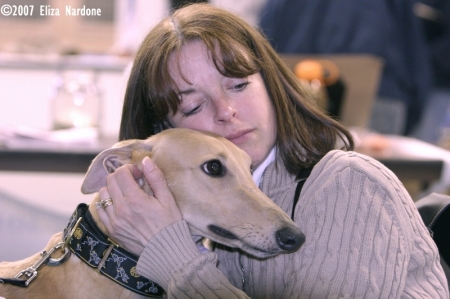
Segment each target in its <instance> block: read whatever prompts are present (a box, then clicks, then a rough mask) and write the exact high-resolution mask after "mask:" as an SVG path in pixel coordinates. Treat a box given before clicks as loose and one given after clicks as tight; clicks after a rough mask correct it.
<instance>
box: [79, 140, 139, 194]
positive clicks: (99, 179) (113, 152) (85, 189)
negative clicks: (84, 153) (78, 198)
mask: <svg viewBox="0 0 450 299" xmlns="http://www.w3.org/2000/svg"><path fill="white" fill-rule="evenodd" d="M132 151H133V144H126V145H124V146H119V147H113V148H110V149H107V150H104V151H103V152H101V153H100V154H98V155H97V157H95V159H94V160H93V161H92V163H91V165H90V166H89V169H88V171H87V173H86V176H85V177H84V181H83V184H82V185H81V192H82V193H83V194H91V193H95V192H98V191H99V190H100V189H101V188H102V187H105V186H106V177H107V176H108V174H110V173H113V172H114V171H115V170H116V169H117V168H119V167H120V166H122V165H124V164H129V163H131V156H132Z"/></svg>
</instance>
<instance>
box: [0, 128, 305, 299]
mask: <svg viewBox="0 0 450 299" xmlns="http://www.w3.org/2000/svg"><path fill="white" fill-rule="evenodd" d="M145 156H149V157H151V158H152V159H153V161H154V162H155V164H156V165H157V166H158V167H159V168H160V169H161V170H162V172H163V173H164V175H165V178H166V180H167V183H168V186H169V188H170V190H171V192H172V193H173V195H174V197H175V200H176V202H177V205H178V207H179V208H180V211H181V214H182V217H183V218H184V219H185V220H186V221H187V223H188V224H189V228H190V230H191V233H192V235H193V236H202V237H205V238H208V239H210V240H212V241H215V242H218V243H221V244H224V245H227V246H230V247H237V248H240V249H241V250H243V251H245V252H247V253H249V254H251V255H254V256H256V257H269V256H273V255H276V254H279V253H281V252H287V251H295V250H297V249H298V248H299V247H300V246H301V245H302V244H303V242H304V240H305V236H304V235H303V233H302V232H301V230H300V229H299V228H298V227H297V226H296V225H295V224H294V223H293V221H292V220H291V219H290V218H289V216H287V215H286V214H285V213H284V212H283V211H282V210H281V209H280V208H279V207H278V206H277V205H275V204H274V203H273V202H272V201H271V200H270V199H269V198H268V197H267V196H265V195H264V194H263V193H262V192H261V191H260V190H259V189H258V187H257V186H256V185H255V183H254V182H253V180H252V177H251V171H250V166H251V159H250V157H249V156H248V155H247V154H246V153H245V152H244V151H242V150H240V149H239V148H238V147H236V146H235V145H234V144H233V143H231V142H230V141H228V140H227V139H225V138H222V137H220V136H217V135H214V134H209V133H201V132H197V131H193V130H188V129H169V130H165V131H163V132H161V133H159V134H157V135H154V136H152V137H150V138H148V139H146V140H128V141H122V142H119V143H117V144H116V145H114V146H113V147H112V148H110V149H107V150H105V151H103V152H101V153H100V154H99V155H98V156H97V157H96V158H95V159H94V160H93V162H92V164H91V166H90V167H89V169H88V171H87V174H86V177H85V179H84V182H83V185H82V188H81V190H82V192H83V193H85V194H90V193H95V192H98V191H99V189H100V188H102V187H103V186H105V185H106V177H107V175H108V174H109V173H111V172H113V171H114V170H115V169H117V168H118V167H120V166H121V165H124V164H130V163H131V164H135V165H138V167H142V165H141V164H140V163H141V161H142V159H143V158H144V157H145ZM140 184H141V187H142V188H143V189H144V190H145V191H146V192H148V193H149V194H150V192H151V190H150V188H149V186H148V184H147V182H146V181H145V180H141V181H140ZM98 202H99V199H98V195H97V196H96V197H95V199H94V200H93V202H92V203H91V204H90V205H85V204H84V205H83V204H80V205H79V206H78V207H77V209H76V211H75V212H74V215H73V216H72V217H71V219H70V220H69V224H68V226H67V227H66V228H65V229H64V232H60V233H57V234H56V235H54V236H53V237H52V238H51V240H50V241H49V243H48V244H47V246H46V247H45V250H44V251H43V252H42V253H37V254H35V255H33V256H31V257H29V258H26V259H24V260H21V261H16V262H3V263H0V282H2V281H3V283H0V297H1V296H3V297H5V298H6V299H16V298H20V299H26V298H33V299H41V298H42V299H44V298H45V299H51V298H144V297H158V296H161V295H162V294H163V290H162V289H161V288H160V287H159V286H158V285H156V284H155V283H153V282H151V281H149V280H146V279H144V278H143V277H139V275H138V274H136V273H135V272H134V270H135V268H134V266H135V263H136V260H137V257H135V256H133V255H132V254H131V253H129V252H127V251H126V250H125V249H123V248H122V247H120V244H117V242H114V241H113V240H110V239H109V238H108V236H107V235H106V234H105V233H106V229H105V227H104V225H102V223H101V221H100V220H99V218H98V214H97V212H96V211H97V210H96V206H97V205H98ZM224 205H226V207H225V206H224ZM96 247H99V248H100V250H97V249H96ZM125 261H127V262H128V261H131V264H130V265H126V266H124V264H125ZM49 265H50V266H52V265H53V266H54V267H49ZM108 269H112V270H111V271H112V272H111V271H109V270H108ZM95 270H97V271H95ZM38 272H39V275H37V273H38ZM36 275H37V276H36ZM34 277H37V278H36V279H35V280H34V281H32V282H31V280H33V278H34ZM23 278H25V279H23ZM25 282H27V283H26V284H28V286H27V287H24V284H25ZM114 282H116V283H114ZM15 284H16V285H15ZM17 285H19V286H17Z"/></svg>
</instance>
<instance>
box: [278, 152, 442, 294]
mask: <svg viewBox="0 0 450 299" xmlns="http://www.w3.org/2000/svg"><path fill="white" fill-rule="evenodd" d="M316 167H317V169H314V171H313V174H311V176H310V178H309V179H308V180H309V182H308V181H307V183H306V184H305V186H304V189H303V192H302V195H301V199H302V200H301V201H300V202H299V205H300V206H299V207H298V209H297V213H296V217H298V218H297V219H301V220H300V222H301V228H302V229H303V230H304V232H305V234H306V236H307V240H308V238H309V241H307V242H306V243H305V245H304V246H303V248H302V249H301V250H303V254H304V256H303V258H302V261H301V263H300V264H301V266H299V267H298V269H297V270H298V275H299V276H301V277H302V278H304V281H302V282H301V287H300V289H301V290H302V293H303V294H305V295H308V296H305V298H306V297H308V298H448V290H447V289H446V282H445V277H444V276H443V275H442V274H443V273H442V269H441V268H440V265H439V255H438V252H437V248H436V246H435V244H434V242H433V240H432V239H431V238H430V236H429V234H428V232H427V230H426V228H425V226H424V224H423V222H422V220H421V218H420V215H419V214H418V212H417V210H416V209H415V206H414V203H413V201H412V200H411V198H410V197H409V195H408V193H407V191H406V190H405V189H404V187H403V186H402V184H401V183H400V181H399V180H398V179H397V178H396V177H395V175H394V174H393V173H392V172H391V171H390V170H388V169H387V168H385V167H384V166H383V165H381V164H380V163H379V162H377V161H375V160H373V159H371V158H369V157H366V156H363V155H359V154H356V153H352V152H342V151H336V152H333V153H331V154H329V155H327V156H326V157H325V158H324V159H323V160H322V161H321V162H320V163H319V164H317V166H316ZM294 279H295V278H294ZM295 288H298V286H297V287H294V289H295ZM309 296H310V297H309ZM287 297H289V296H287Z"/></svg>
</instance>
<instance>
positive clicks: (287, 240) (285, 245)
mask: <svg viewBox="0 0 450 299" xmlns="http://www.w3.org/2000/svg"><path fill="white" fill-rule="evenodd" d="M276 238H277V242H278V245H279V246H280V248H281V249H283V250H286V251H296V250H297V249H299V248H300V246H302V245H303V243H305V235H304V234H303V233H302V232H301V231H300V229H298V228H297V229H293V228H290V227H285V228H282V229H280V230H278V231H277V232H276Z"/></svg>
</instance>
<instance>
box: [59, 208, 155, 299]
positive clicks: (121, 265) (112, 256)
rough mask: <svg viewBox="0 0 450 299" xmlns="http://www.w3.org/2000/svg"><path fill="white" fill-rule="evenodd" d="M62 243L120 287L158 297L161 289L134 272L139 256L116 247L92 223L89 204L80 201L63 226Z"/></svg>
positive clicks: (93, 222)
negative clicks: (64, 226)
mask: <svg viewBox="0 0 450 299" xmlns="http://www.w3.org/2000/svg"><path fill="white" fill-rule="evenodd" d="M63 240H64V242H65V243H66V244H67V246H68V247H69V248H70V250H71V251H72V252H73V254H75V255H76V256H78V257H79V258H80V259H81V260H82V261H84V262H85V263H86V264H87V265H89V266H90V267H92V268H94V269H96V270H97V271H98V272H99V273H100V274H102V275H105V276H106V277H108V278H110V279H111V280H113V281H114V282H116V283H118V284H120V285H121V286H123V287H125V288H127V289H129V290H130V291H133V292H135V293H138V294H140V295H143V296H147V297H161V296H162V294H163V292H164V291H163V289H162V288H161V287H160V286H159V285H158V284H156V283H155V282H153V281H150V280H148V279H146V278H144V277H142V276H140V275H139V274H137V272H136V263H137V260H138V257H137V256H135V255H134V254H133V253H131V252H129V251H127V250H125V249H123V248H121V247H119V246H118V245H117V244H115V243H114V242H112V241H111V240H110V239H109V238H108V236H106V235H105V234H104V233H103V232H101V231H100V229H99V228H98V227H97V225H96V224H95V221H94V220H93V218H92V215H91V213H90V212H89V206H88V205H87V204H84V203H82V204H79V205H78V206H77V208H76V209H75V212H74V213H73V214H72V216H71V218H70V220H69V223H68V224H67V227H66V228H65V229H64V236H63Z"/></svg>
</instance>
